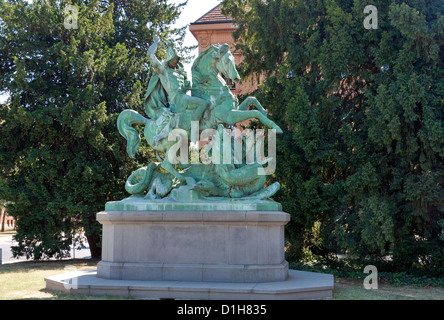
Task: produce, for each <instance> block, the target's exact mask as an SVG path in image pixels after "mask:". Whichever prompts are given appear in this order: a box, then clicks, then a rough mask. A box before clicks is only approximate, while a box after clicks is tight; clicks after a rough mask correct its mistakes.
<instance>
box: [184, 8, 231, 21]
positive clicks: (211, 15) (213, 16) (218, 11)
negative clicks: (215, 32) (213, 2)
mask: <svg viewBox="0 0 444 320" xmlns="http://www.w3.org/2000/svg"><path fill="white" fill-rule="evenodd" d="M232 21H233V19H232V18H231V17H230V16H224V15H223V14H222V4H218V5H217V6H216V7H214V8H213V9H211V10H210V11H208V12H207V13H205V14H204V15H203V16H202V17H200V18H199V19H197V20H196V21H195V22H193V23H192V24H211V23H227V22H232Z"/></svg>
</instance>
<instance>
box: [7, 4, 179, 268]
mask: <svg viewBox="0 0 444 320" xmlns="http://www.w3.org/2000/svg"><path fill="white" fill-rule="evenodd" d="M67 5H74V6H75V8H76V10H74V11H77V12H78V21H77V23H78V25H77V29H74V28H72V29H69V28H65V26H64V22H65V19H70V17H72V16H73V14H74V13H73V12H74V11H73V10H70V11H68V12H67V13H66V14H65V13H64V8H65V7H66V6H67ZM179 13H180V6H177V7H176V6H173V5H170V4H167V1H166V0H159V1H155V2H153V1H149V0H146V1H138V2H137V4H136V2H134V1H99V0H92V1H59V0H46V1H45V0H35V1H33V2H31V3H28V2H27V1H22V0H14V1H6V0H0V28H1V29H0V70H1V72H0V74H1V76H0V92H3V91H6V92H8V93H9V94H10V103H9V104H8V105H4V106H2V108H1V110H0V135H1V139H0V164H1V166H0V174H1V178H2V180H3V183H2V184H1V185H0V199H5V200H7V201H8V213H9V214H10V215H11V216H13V217H14V218H16V220H17V234H16V236H15V238H16V240H17V242H18V245H17V246H16V247H15V248H13V250H14V254H15V255H16V256H20V255H25V256H26V257H27V258H29V257H32V258H34V259H41V258H45V257H64V256H67V255H69V245H70V244H71V243H72V240H73V239H72V237H73V235H74V234H75V231H76V230H77V229H82V230H84V232H85V235H86V238H87V240H88V244H89V247H90V249H91V255H92V257H93V258H98V257H99V256H100V240H101V239H100V237H101V226H100V224H99V223H98V222H97V221H96V219H95V215H96V213H97V212H99V211H101V210H103V209H104V204H105V203H106V202H107V201H112V200H121V199H122V198H124V197H125V196H127V195H126V194H125V191H124V188H123V186H124V184H125V180H126V178H127V177H128V176H129V174H130V173H131V172H132V171H134V170H135V169H137V168H139V167H140V166H142V165H144V164H145V163H146V162H147V161H149V159H150V157H153V152H152V150H151V149H150V148H148V147H147V146H145V147H144V148H142V149H141V152H140V153H139V156H138V158H137V159H135V160H131V159H130V158H129V157H128V156H127V155H126V152H125V149H126V147H125V141H124V139H123V138H122V137H120V136H119V134H118V131H117V128H116V120H117V116H118V114H119V113H120V112H121V111H122V110H124V109H127V108H131V109H136V110H139V111H140V112H142V106H143V103H142V99H143V95H144V90H143V87H144V85H145V83H146V81H147V70H148V69H147V59H146V58H145V54H146V51H145V50H146V48H147V46H148V45H149V43H152V42H153V40H152V39H153V38H154V35H155V34H157V35H159V36H160V38H161V39H166V38H171V37H181V36H182V35H183V30H182V31H181V30H176V29H173V30H169V29H167V27H166V26H168V25H170V24H171V23H173V22H174V20H175V19H176V18H177V17H178V15H179ZM147 21H151V22H153V25H152V26H151V27H150V28H147V26H146V23H147ZM68 22H70V23H72V20H68ZM68 24H69V23H68Z"/></svg>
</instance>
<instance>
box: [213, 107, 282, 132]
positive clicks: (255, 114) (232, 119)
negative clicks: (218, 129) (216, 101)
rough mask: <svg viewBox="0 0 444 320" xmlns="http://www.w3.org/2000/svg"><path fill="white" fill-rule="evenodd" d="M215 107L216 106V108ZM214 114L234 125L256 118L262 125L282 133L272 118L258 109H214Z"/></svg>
mask: <svg viewBox="0 0 444 320" xmlns="http://www.w3.org/2000/svg"><path fill="white" fill-rule="evenodd" d="M216 109H217V108H216ZM216 116H217V117H218V118H219V119H221V120H222V122H225V123H226V124H228V125H234V124H236V123H239V122H242V121H245V120H248V119H258V120H259V121H260V122H261V123H262V124H263V125H265V126H267V127H269V128H271V129H275V130H276V132H277V133H282V129H281V128H279V126H278V125H277V124H276V123H274V122H273V121H272V120H270V119H268V118H267V117H266V116H264V115H263V114H262V113H261V112H260V111H257V110H250V111H240V110H229V111H228V112H227V111H226V110H225V109H224V110H220V111H219V112H217V111H216Z"/></svg>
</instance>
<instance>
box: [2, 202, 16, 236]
mask: <svg viewBox="0 0 444 320" xmlns="http://www.w3.org/2000/svg"><path fill="white" fill-rule="evenodd" d="M14 227H15V220H14V218H13V217H10V216H8V213H7V212H6V208H1V207H0V231H4V230H8V229H13V228H14Z"/></svg>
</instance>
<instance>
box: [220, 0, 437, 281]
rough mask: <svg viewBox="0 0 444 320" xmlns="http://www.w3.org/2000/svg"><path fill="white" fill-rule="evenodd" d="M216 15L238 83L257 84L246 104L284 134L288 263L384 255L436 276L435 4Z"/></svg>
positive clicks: (292, 4)
mask: <svg viewBox="0 0 444 320" xmlns="http://www.w3.org/2000/svg"><path fill="white" fill-rule="evenodd" d="M368 5H373V6H374V7H375V8H376V9H377V12H376V11H375V12H370V11H369V10H366V9H365V8H366V7H367V6H368ZM373 11H374V10H373ZM224 12H225V13H226V14H230V15H231V16H232V17H233V19H234V21H235V23H236V24H237V25H238V26H239V29H238V30H237V31H236V33H235V38H236V40H237V48H238V49H241V50H242V53H243V55H244V57H245V60H244V63H243V64H242V68H241V71H242V73H243V75H244V76H245V75H252V74H256V75H258V74H265V75H267V80H266V82H265V83H263V84H262V86H261V87H260V88H259V90H258V91H257V92H256V96H257V97H258V99H259V100H260V101H261V103H262V104H263V105H264V106H267V107H268V111H269V112H270V114H271V115H272V118H273V120H275V121H276V122H277V123H278V125H280V126H281V128H286V129H287V130H286V131H285V132H284V134H283V135H281V136H280V137H278V142H277V146H278V148H279V150H278V151H279V154H278V159H277V160H278V162H277V172H276V176H277V178H278V180H279V181H280V182H281V184H282V190H281V192H280V194H279V198H278V199H277V200H279V201H281V202H282V204H283V207H284V210H286V211H287V212H289V213H290V214H291V216H292V221H291V223H290V224H289V225H288V228H287V239H288V241H289V248H290V250H289V252H288V253H289V257H290V259H295V260H298V259H302V258H303V257H304V254H305V253H307V252H310V253H311V254H315V255H318V256H328V255H329V254H335V253H337V252H348V253H350V254H353V255H357V256H360V257H363V258H364V257H373V258H375V259H379V260H378V261H382V257H383V256H385V255H388V254H390V255H392V256H393V261H392V264H391V265H392V266H395V267H396V268H397V269H398V270H401V269H402V270H410V269H411V268H412V266H421V267H422V268H425V269H427V270H429V271H433V272H436V273H438V274H439V272H441V274H442V272H444V269H443V267H442V266H443V265H444V243H443V241H442V235H441V233H442V229H441V226H442V225H443V222H444V220H443V218H444V203H443V199H444V191H443V183H444V163H443V156H444V124H443V121H444V98H443V97H444V42H443V39H444V3H443V2H442V1H425V0H404V1H397V0H392V1H385V0H372V1H365V0H328V1H316V0H313V1H304V0H273V1H262V0H247V1H239V0H225V1H224ZM370 14H373V15H374V16H373V17H374V18H375V19H377V21H376V20H375V19H373V20H371V19H370V18H371V17H369V16H370ZM366 18H367V24H370V28H368V27H366V26H365V24H364V21H365V20H366ZM440 235H441V237H440Z"/></svg>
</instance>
